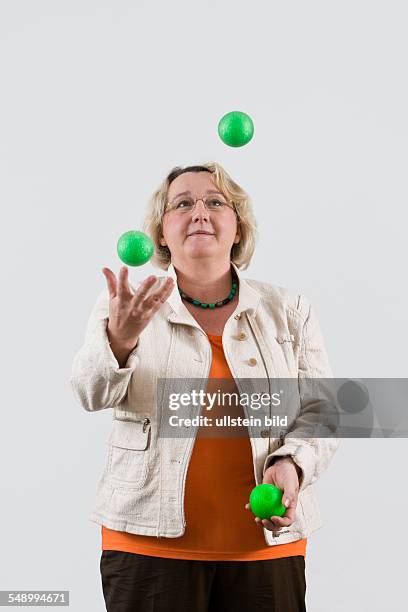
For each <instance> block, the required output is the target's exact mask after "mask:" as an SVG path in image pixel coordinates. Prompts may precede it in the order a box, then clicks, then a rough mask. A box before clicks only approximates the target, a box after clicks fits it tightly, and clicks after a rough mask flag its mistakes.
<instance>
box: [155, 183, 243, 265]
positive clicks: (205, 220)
mask: <svg viewBox="0 0 408 612" xmlns="http://www.w3.org/2000/svg"><path fill="white" fill-rule="evenodd" d="M185 191H189V192H190V193H189V194H188V195H189V196H191V197H192V198H193V199H194V200H195V199H196V198H202V197H205V196H206V195H210V194H211V192H216V193H218V194H219V195H223V194H222V193H221V192H220V191H219V189H218V188H217V186H216V185H215V183H214V182H213V180H212V176H211V174H210V173H209V172H185V173H184V174H180V176H178V177H177V178H176V179H174V181H173V182H172V183H171V185H170V187H169V190H168V194H167V201H168V202H173V201H174V200H175V198H177V197H178V196H179V195H180V194H181V193H183V192H185ZM224 199H226V198H225V196H224ZM197 230H204V231H206V232H209V234H193V232H196V231H197ZM239 240H240V233H239V224H238V220H237V216H236V214H235V212H234V210H233V209H232V208H230V207H229V206H226V207H223V209H222V210H217V211H214V210H213V211H211V212H210V211H208V210H207V209H206V208H205V206H204V202H202V201H201V200H198V202H197V204H196V206H195V207H194V210H191V211H188V212H185V213H184V214H177V212H176V211H174V210H170V211H168V212H167V213H166V214H165V215H164V216H163V235H162V237H161V239H160V244H161V245H163V246H167V247H168V248H169V249H170V253H171V260H172V263H173V264H174V265H175V266H176V267H177V266H180V265H182V264H183V262H186V261H188V260H191V259H202V260H205V259H208V258H214V259H217V260H218V261H224V259H225V260H226V261H228V262H229V261H230V259H231V256H230V253H231V248H232V245H233V244H234V243H235V244H236V243H238V242H239Z"/></svg>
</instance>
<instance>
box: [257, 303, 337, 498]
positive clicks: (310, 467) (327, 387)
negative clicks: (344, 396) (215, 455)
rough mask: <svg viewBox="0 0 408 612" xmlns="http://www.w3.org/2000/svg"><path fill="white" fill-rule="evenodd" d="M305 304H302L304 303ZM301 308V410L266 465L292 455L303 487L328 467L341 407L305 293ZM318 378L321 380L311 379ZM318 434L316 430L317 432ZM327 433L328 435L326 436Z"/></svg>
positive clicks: (314, 318)
mask: <svg viewBox="0 0 408 612" xmlns="http://www.w3.org/2000/svg"><path fill="white" fill-rule="evenodd" d="M300 305H301V306H300ZM299 308H300V310H302V308H303V309H304V311H305V312H306V317H305V318H303V325H302V324H301V327H302V331H301V335H300V349H299V366H298V388H299V401H300V410H299V413H298V415H297V418H296V419H295V421H294V423H293V424H292V427H291V429H290V431H289V432H287V434H286V435H285V437H284V442H283V444H282V445H281V446H280V447H279V448H277V449H276V450H275V451H274V452H272V453H271V454H269V455H267V457H266V459H265V463H264V467H263V474H264V473H265V470H266V469H267V468H268V467H270V466H271V465H272V464H273V463H274V461H275V458H278V457H283V456H290V457H292V459H293V461H294V462H295V464H296V465H297V466H298V467H299V468H300V469H301V470H302V473H301V475H300V476H299V490H302V489H305V488H306V487H308V486H309V485H310V484H313V483H314V482H315V481H316V480H317V479H318V478H319V476H320V475H321V473H322V472H323V471H324V470H325V469H326V468H327V467H328V464H329V462H330V459H331V457H332V455H333V454H334V452H335V451H336V449H337V448H338V445H339V439H338V438H337V437H336V433H337V425H338V410H337V399H336V394H335V393H334V392H333V388H334V385H333V384H332V383H331V382H330V380H328V379H330V378H333V373H332V370H331V367H330V364H329V360H328V357H327V353H326V348H325V344H324V340H323V336H322V332H321V328H320V325H319V322H318V319H317V316H316V313H315V310H314V308H313V306H312V305H311V304H310V302H309V301H308V300H307V298H305V297H304V296H299ZM312 378H317V379H319V380H317V381H311V380H310V379H312ZM317 431H319V433H320V435H319V437H309V436H306V435H305V432H317ZM315 435H316V434H315ZM325 436H327V437H325Z"/></svg>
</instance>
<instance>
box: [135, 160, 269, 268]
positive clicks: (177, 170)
mask: <svg viewBox="0 0 408 612" xmlns="http://www.w3.org/2000/svg"><path fill="white" fill-rule="evenodd" d="M185 172H210V173H211V174H212V175H213V181H214V183H215V185H216V186H217V188H218V189H219V190H220V191H221V192H222V193H223V194H224V195H225V196H226V198H228V199H230V200H232V201H233V203H234V209H235V212H236V214H237V222H238V227H239V230H240V241H239V242H238V243H237V244H233V246H232V248H231V261H232V262H233V263H234V264H235V265H236V266H237V267H238V268H240V269H243V270H245V269H246V268H247V267H248V265H249V263H250V261H251V258H252V255H253V252H254V249H255V243H256V240H257V238H258V229H257V223H256V219H255V216H254V214H253V209H252V202H251V199H250V197H249V195H248V194H247V193H246V192H245V191H244V189H242V187H241V186H240V185H238V183H236V182H235V181H234V180H233V179H232V178H231V177H230V175H229V174H228V173H227V172H226V171H225V170H224V168H223V167H222V166H221V165H220V164H218V163H217V162H207V163H204V164H200V165H197V166H186V167H185V168H182V167H181V166H176V167H174V168H173V169H172V170H171V172H170V173H169V174H168V175H167V177H166V178H165V179H164V181H163V182H162V183H161V185H159V187H158V189H157V190H156V191H155V192H154V193H153V195H152V196H151V197H150V200H149V203H148V205H147V209H146V215H145V218H144V221H143V231H144V233H145V234H147V235H148V236H149V237H150V238H151V239H152V241H153V244H154V248H155V251H154V254H153V256H152V258H151V260H150V261H151V263H152V265H153V266H155V267H158V268H162V269H163V270H167V268H168V267H169V265H170V263H171V253H170V250H169V248H168V247H167V246H162V245H161V244H160V237H161V236H162V235H163V231H162V230H163V214H164V210H165V206H166V203H167V193H168V189H169V187H170V184H171V183H172V181H174V179H175V178H177V177H178V176H180V174H184V173H185Z"/></svg>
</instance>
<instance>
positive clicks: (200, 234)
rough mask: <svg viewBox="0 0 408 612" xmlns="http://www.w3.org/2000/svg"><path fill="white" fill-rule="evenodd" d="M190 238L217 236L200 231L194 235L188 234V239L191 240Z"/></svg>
mask: <svg viewBox="0 0 408 612" xmlns="http://www.w3.org/2000/svg"><path fill="white" fill-rule="evenodd" d="M190 236H215V234H212V233H211V232H202V231H198V232H193V233H192V234H188V236H187V238H189V237H190Z"/></svg>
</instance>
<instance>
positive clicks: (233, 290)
mask: <svg viewBox="0 0 408 612" xmlns="http://www.w3.org/2000/svg"><path fill="white" fill-rule="evenodd" d="M237 287H238V278H237V275H236V272H235V270H234V269H233V270H232V287H231V291H230V292H229V294H228V296H227V297H226V298H225V299H224V300H220V301H219V302H214V303H208V302H200V300H195V299H194V298H192V297H190V296H189V295H186V294H185V293H184V291H182V290H181V289H180V287H178V291H179V294H180V295H181V297H182V298H183V299H184V300H187V302H190V304H194V306H198V307H199V308H217V307H219V306H224V304H228V303H229V302H230V301H231V300H233V299H234V295H235V294H236V292H237Z"/></svg>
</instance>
